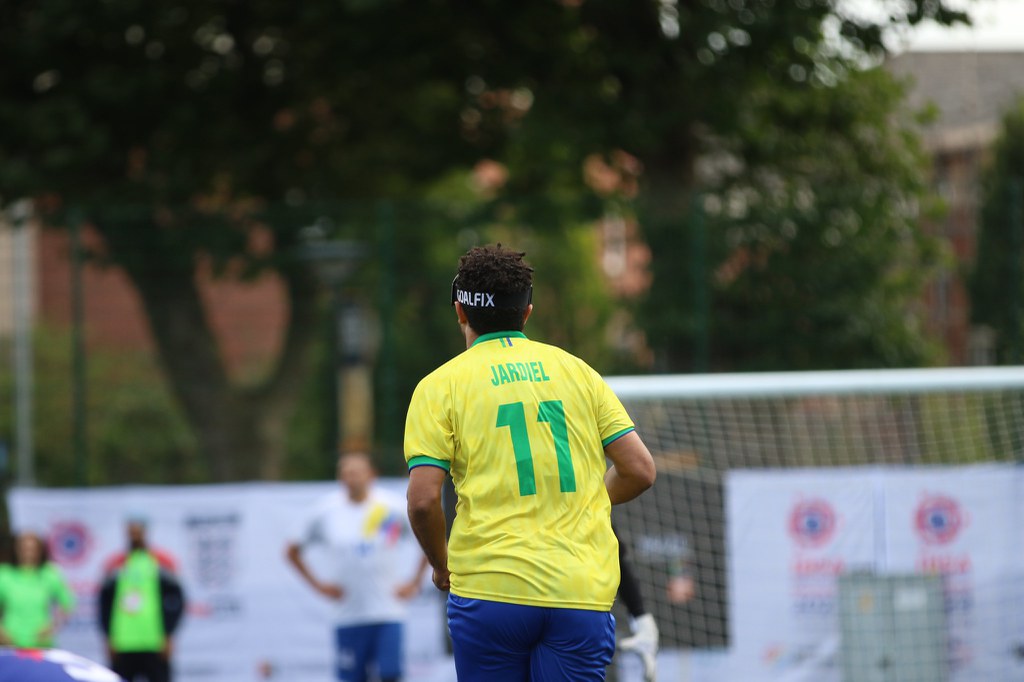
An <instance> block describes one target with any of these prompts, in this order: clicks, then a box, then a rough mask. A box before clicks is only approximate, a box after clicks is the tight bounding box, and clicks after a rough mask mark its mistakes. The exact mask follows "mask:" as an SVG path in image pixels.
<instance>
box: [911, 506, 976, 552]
mask: <svg viewBox="0 0 1024 682" xmlns="http://www.w3.org/2000/svg"><path fill="white" fill-rule="evenodd" d="M914 525H915V527H916V529H917V534H918V536H919V537H920V538H921V539H922V540H924V542H925V543H927V544H929V545H945V544H948V543H950V542H952V541H953V540H954V539H955V538H956V536H957V534H958V533H959V532H960V529H961V528H963V525H964V517H963V514H962V513H961V512H960V504H959V503H958V502H957V501H956V500H954V499H953V498H952V497H947V496H945V495H928V496H926V497H925V498H924V499H923V500H921V503H920V504H919V505H917V512H916V513H915V514H914Z"/></svg>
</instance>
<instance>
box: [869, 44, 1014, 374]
mask: <svg viewBox="0 0 1024 682" xmlns="http://www.w3.org/2000/svg"><path fill="white" fill-rule="evenodd" d="M887 66H888V68H889V69H890V70H891V72H892V73H894V74H896V75H897V76H899V77H902V78H906V79H908V81H909V83H910V90H909V97H908V99H909V101H908V106H909V107H910V109H911V110H913V111H917V110H920V109H922V108H924V107H926V106H929V105H934V106H935V107H936V109H937V110H938V116H937V118H936V120H935V121H934V122H933V123H931V124H930V125H928V126H927V127H926V128H925V129H924V130H923V135H924V143H925V146H926V148H927V150H928V151H929V153H930V154H931V155H932V158H933V182H934V183H935V187H936V189H937V190H938V192H939V194H940V195H941V196H942V198H943V199H944V200H945V202H946V205H947V208H948V212H947V214H946V216H945V218H944V220H943V221H941V222H939V223H938V224H936V225H934V226H932V227H933V229H934V230H935V231H936V233H937V234H939V235H940V236H942V237H943V238H944V239H945V240H947V241H948V242H949V244H950V246H951V247H952V249H953V252H954V253H955V254H956V263H955V264H954V265H953V266H952V267H950V268H948V269H947V270H946V271H945V272H943V273H941V274H940V276H939V278H938V280H937V281H936V282H935V283H934V285H933V286H932V287H931V290H930V291H929V293H928V300H927V303H928V310H929V318H930V323H931V325H932V328H933V329H934V330H935V332H936V333H939V334H941V335H942V338H943V339H944V341H945V345H946V348H947V349H948V353H949V362H950V364H953V365H981V364H991V363H992V362H993V360H994V356H993V339H992V337H991V334H990V333H988V332H987V331H986V330H984V329H972V328H971V324H970V301H969V300H968V295H967V288H966V280H965V274H966V272H968V271H969V268H970V265H971V264H972V263H973V262H974V255H975V242H976V236H977V232H978V221H979V214H980V209H981V205H980V201H981V196H982V194H981V191H980V190H981V186H980V180H981V173H982V170H983V168H984V165H985V163H986V162H987V160H988V156H989V152H990V150H991V148H992V143H993V142H994V141H995V139H996V137H997V136H998V134H999V131H1000V127H1001V120H1002V117H1003V115H1004V114H1005V113H1006V111H1007V110H1008V109H1009V107H1010V106H1011V105H1012V104H1013V103H1014V102H1015V101H1016V99H1017V98H1018V97H1021V96H1024V52H965V51H959V52H907V53H904V54H901V55H898V56H896V57H894V58H893V59H891V60H890V61H889V62H888V64H887Z"/></svg>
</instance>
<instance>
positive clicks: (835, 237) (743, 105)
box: [479, 0, 967, 371]
mask: <svg viewBox="0 0 1024 682" xmlns="http://www.w3.org/2000/svg"><path fill="white" fill-rule="evenodd" d="M565 5H566V6H567V7H565V8H564V9H565V12H564V16H561V17H558V16H552V17H551V18H550V21H548V22H545V23H544V24H543V26H545V27H548V32H549V33H550V35H548V34H546V35H545V37H544V39H543V40H538V41H537V42H538V44H541V45H545V46H553V47H550V50H549V55H548V59H547V60H546V61H545V62H544V65H543V68H542V69H538V70H537V71H535V72H534V73H533V74H532V76H531V77H529V78H522V77H521V76H520V77H519V78H518V79H517V77H516V74H514V73H507V72H506V73H502V72H501V68H500V66H497V67H495V68H494V76H493V77H492V78H490V79H488V78H486V77H482V78H483V80H487V82H488V84H489V89H488V90H485V91H483V92H482V94H481V105H480V106H479V110H480V112H481V117H482V120H483V121H484V122H485V123H486V121H487V118H486V116H484V115H485V114H486V113H487V111H488V110H487V109H486V108H485V106H484V105H485V104H487V103H488V102H489V101H490V99H493V97H492V98H490V99H483V98H484V96H485V95H487V94H488V93H493V92H495V91H501V90H502V89H505V90H509V91H512V92H516V91H517V90H523V91H527V92H529V93H530V95H531V97H532V99H533V102H534V103H533V106H532V107H531V110H530V112H529V115H528V116H526V117H525V118H524V119H523V121H522V124H521V125H519V126H518V128H517V129H515V130H513V131H511V133H510V144H509V145H508V149H509V151H508V159H509V162H510V164H512V167H513V169H514V171H513V174H512V175H513V178H514V179H516V182H517V183H518V186H519V188H520V189H527V191H529V188H535V187H539V186H543V185H544V184H545V183H548V182H550V181H551V179H552V178H553V177H554V178H556V179H559V180H560V181H562V182H563V183H565V184H569V183H571V182H572V181H573V180H574V179H576V181H577V182H578V178H579V171H578V169H579V167H580V166H581V164H582V163H583V161H584V158H585V157H586V155H587V154H592V153H600V154H604V155H605V156H611V155H612V154H613V153H614V152H615V150H620V149H621V150H625V151H627V152H629V153H630V154H632V155H633V156H635V157H637V158H638V159H639V160H640V162H641V163H642V165H643V168H644V170H643V175H642V177H641V187H640V202H639V205H638V206H637V212H638V216H639V218H640V222H641V224H642V226H643V227H644V230H645V236H646V238H647V240H648V242H649V243H650V245H651V247H652V251H653V252H654V254H655V255H656V257H655V258H654V260H653V262H652V269H653V275H654V281H653V286H652V288H651V295H650V297H649V299H648V301H647V303H646V306H645V310H644V311H643V314H642V315H641V317H640V320H641V322H642V324H643V325H644V327H645V329H646V330H647V332H648V336H649V339H650V341H651V343H652V344H653V345H654V347H655V349H656V350H657V352H658V358H659V363H658V367H659V368H660V369H663V370H676V371H678V370H691V369H693V368H694V367H705V368H706V367H709V366H712V365H713V366H715V367H720V368H725V367H731V368H748V369H753V368H761V369H763V368H767V367H773V368H793V369H796V368H808V367H827V366H832V367H843V366H878V365H901V364H917V363H920V362H925V361H927V360H929V359H931V358H933V357H934V354H933V352H932V351H933V349H932V348H930V347H929V344H928V342H927V341H926V340H925V339H924V337H923V333H922V329H921V327H920V325H919V324H918V323H917V321H916V315H914V309H913V308H914V303H915V301H916V296H917V295H918V294H919V292H920V286H921V284H922V282H923V281H924V276H925V275H926V274H927V272H928V265H929V264H930V263H932V262H934V261H935V259H936V257H937V253H936V245H935V244H934V243H931V242H929V241H928V240H926V239H925V238H923V237H922V236H921V234H920V232H919V228H918V214H920V213H925V212H927V211H929V210H931V206H930V204H931V200H930V199H929V197H928V193H927V187H926V185H925V184H924V182H923V181H922V179H923V177H924V173H925V165H924V158H923V156H922V154H921V152H920V150H919V149H918V147H917V143H916V140H915V138H914V135H913V134H912V133H911V130H910V127H909V125H908V124H907V123H906V122H905V121H903V120H901V119H900V115H899V107H900V104H901V92H900V90H899V88H898V87H897V86H896V85H894V84H893V83H892V81H891V79H890V78H889V77H888V76H887V75H886V74H884V73H883V72H880V71H878V70H875V71H871V72H868V73H865V72H864V71H865V69H866V67H868V66H869V65H870V64H872V63H876V62H878V61H880V60H881V59H882V57H883V56H884V54H885V45H884V42H883V34H884V32H885V30H886V29H887V28H889V27H891V26H893V25H897V24H899V25H913V24H917V23H919V22H920V21H922V20H924V19H932V20H935V21H937V22H939V23H943V24H949V23H955V22H960V21H966V20H967V17H966V15H965V14H963V13H962V12H958V11H955V10H952V9H950V7H949V6H948V5H947V3H944V2H931V1H929V0H917V1H915V2H908V3H904V5H903V8H904V9H905V14H901V13H900V12H899V11H894V12H892V13H887V14H885V16H883V17H882V18H881V19H879V20H869V19H851V18H849V17H847V16H845V15H844V13H843V10H842V7H843V6H844V5H845V3H840V2H837V1H832V0H806V1H804V0H800V1H798V2H784V3H783V2H771V1H769V0H743V1H740V2H726V1H725V0H702V1H696V0H695V1H692V2H689V1H687V2H684V1H680V2H654V1H651V2H614V1H606V2H596V1H593V2H591V1H588V2H582V3H565ZM552 13H553V14H555V13H554V11H553V10H552ZM488 63H489V64H490V63H491V62H488ZM503 79H504V80H503ZM492 81H493V82H492ZM697 203H700V209H701V211H703V209H704V208H705V207H707V208H712V209H713V213H714V215H708V216H707V217H706V218H702V219H701V220H698V219H697V216H698V215H699V213H698V212H697V209H696V208H695V205H696V204H697ZM705 258H707V259H709V260H708V261H707V262H705ZM744 258H747V259H749V263H748V264H747V265H746V266H744V267H742V268H740V271H737V272H733V271H736V270H737V267H738V266H740V265H741V263H740V262H741V261H742V260H743V259H744ZM695 287H696V288H697V290H696V291H694V290H693V289H694V288H695ZM701 288H703V290H704V293H702V291H701ZM702 301H703V302H702ZM709 311H710V312H709ZM711 312H713V316H712V315H711V314H710V313H711ZM711 318H713V326H712V327H708V324H709V322H708V319H711ZM702 330H706V331H702ZM710 332H713V337H711V340H710V342H709V341H708V340H707V336H708V334H710ZM702 338H704V340H703V341H702V340H701V339H702ZM711 348H713V349H714V352H713V353H712V352H711ZM712 355H713V357H711V356H712Z"/></svg>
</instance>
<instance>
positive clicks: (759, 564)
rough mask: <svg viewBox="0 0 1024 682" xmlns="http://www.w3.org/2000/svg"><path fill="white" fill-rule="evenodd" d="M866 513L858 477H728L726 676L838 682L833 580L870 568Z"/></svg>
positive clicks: (869, 516) (870, 494)
mask: <svg viewBox="0 0 1024 682" xmlns="http://www.w3.org/2000/svg"><path fill="white" fill-rule="evenodd" d="M874 513H875V488H874V485H873V479H872V476H871V474H870V473H867V474H865V473H864V472H863V471H858V470H840V469H834V470H821V471H819V470H815V471H810V470H785V471H782V470H780V471H735V472H731V473H730V474H729V475H728V479H727V488H726V518H727V520H728V525H727V529H726V543H727V553H728V559H729V585H730V591H729V621H730V623H731V625H732V631H731V638H732V651H733V656H732V657H731V658H732V661H733V665H732V670H731V676H730V678H729V679H732V680H743V681H744V682H758V681H760V680H764V681H766V682H767V681H772V682H781V681H786V682H789V681H792V682H796V681H797V680H806V681H807V682H831V681H838V679H839V672H838V668H837V663H836V654H837V651H838V643H839V635H838V632H839V627H838V620H837V613H838V612H837V599H836V598H837V580H838V577H839V575H841V574H842V573H845V572H847V571H851V570H861V569H873V568H874V567H875V558H876V545H877V539H876V537H875V534H874V528H875V524H874Z"/></svg>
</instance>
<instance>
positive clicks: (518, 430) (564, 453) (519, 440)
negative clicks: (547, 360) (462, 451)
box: [495, 400, 576, 495]
mask: <svg viewBox="0 0 1024 682" xmlns="http://www.w3.org/2000/svg"><path fill="white" fill-rule="evenodd" d="M537 421H538V422H546V423H547V424H548V426H549V427H550V429H551V437H552V440H553V441H554V445H555V459H556V460H557V461H558V489H559V490H560V491H561V492H563V493H574V492H576V473H575V472H574V471H573V467H572V455H571V453H570V452H569V430H568V428H567V427H566V425H565V409H564V408H563V407H562V401H561V400H545V401H543V402H541V403H540V405H539V406H538V409H537ZM506 426H507V427H508V430H509V435H510V436H511V438H512V452H513V453H515V457H516V474H517V475H518V477H519V494H520V495H535V494H536V493H537V481H536V478H535V476H534V472H533V449H532V448H531V446H530V435H529V433H528V432H527V430H526V409H525V408H524V407H523V403H521V402H519V403H505V404H504V405H499V406H498V421H497V423H496V424H495V427H497V428H499V429H500V428H504V427H506Z"/></svg>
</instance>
